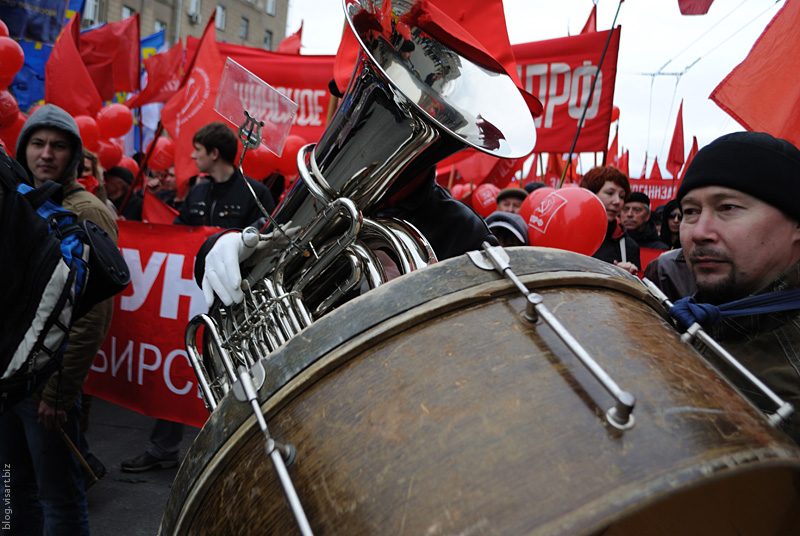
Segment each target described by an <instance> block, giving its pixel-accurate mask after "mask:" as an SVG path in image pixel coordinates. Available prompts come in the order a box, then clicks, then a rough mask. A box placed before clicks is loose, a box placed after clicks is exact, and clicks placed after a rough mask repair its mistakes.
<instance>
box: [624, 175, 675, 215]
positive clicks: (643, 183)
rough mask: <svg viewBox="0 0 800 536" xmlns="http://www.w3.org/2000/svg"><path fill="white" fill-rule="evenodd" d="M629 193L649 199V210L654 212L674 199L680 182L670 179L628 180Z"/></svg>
mask: <svg viewBox="0 0 800 536" xmlns="http://www.w3.org/2000/svg"><path fill="white" fill-rule="evenodd" d="M630 182H631V191H632V192H642V193H644V194H645V195H647V197H649V198H650V208H651V209H652V210H655V209H656V208H658V207H659V206H661V205H663V204H664V203H666V202H667V201H669V200H671V199H675V194H677V193H678V188H680V186H681V181H679V180H678V181H674V180H672V179H634V178H631V179H630Z"/></svg>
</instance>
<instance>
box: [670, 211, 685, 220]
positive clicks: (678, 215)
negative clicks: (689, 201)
mask: <svg viewBox="0 0 800 536" xmlns="http://www.w3.org/2000/svg"><path fill="white" fill-rule="evenodd" d="M676 218H677V219H678V221H680V220H682V219H683V214H681V213H680V212H670V214H669V219H671V220H674V219H676Z"/></svg>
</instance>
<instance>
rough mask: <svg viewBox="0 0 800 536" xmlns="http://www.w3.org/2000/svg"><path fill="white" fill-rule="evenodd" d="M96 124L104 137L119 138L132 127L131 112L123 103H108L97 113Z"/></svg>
mask: <svg viewBox="0 0 800 536" xmlns="http://www.w3.org/2000/svg"><path fill="white" fill-rule="evenodd" d="M97 126H99V127H100V134H101V135H102V136H103V137H104V138H121V137H122V136H124V135H125V134H127V133H128V131H129V130H130V129H131V127H133V114H132V113H131V110H130V108H128V107H127V106H125V105H124V104H109V105H107V106H103V108H102V109H101V110H100V112H99V113H98V114H97Z"/></svg>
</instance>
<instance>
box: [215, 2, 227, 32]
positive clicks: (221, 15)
mask: <svg viewBox="0 0 800 536" xmlns="http://www.w3.org/2000/svg"><path fill="white" fill-rule="evenodd" d="M226 13H227V11H225V6H220V5H217V17H216V21H215V23H214V25H215V26H216V27H217V30H224V29H225V14H226Z"/></svg>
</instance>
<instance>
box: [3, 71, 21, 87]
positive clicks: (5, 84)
mask: <svg viewBox="0 0 800 536" xmlns="http://www.w3.org/2000/svg"><path fill="white" fill-rule="evenodd" d="M15 76H17V75H15V74H12V75H10V76H6V75H5V74H4V75H0V89H8V86H10V85H11V84H13V83H14V77H15Z"/></svg>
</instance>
